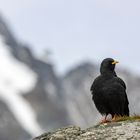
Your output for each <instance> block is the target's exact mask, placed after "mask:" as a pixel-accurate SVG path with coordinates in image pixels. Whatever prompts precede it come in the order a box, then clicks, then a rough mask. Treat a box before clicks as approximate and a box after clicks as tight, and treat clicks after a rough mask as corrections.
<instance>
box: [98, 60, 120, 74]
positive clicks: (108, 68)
mask: <svg viewBox="0 0 140 140" xmlns="http://www.w3.org/2000/svg"><path fill="white" fill-rule="evenodd" d="M117 63H119V62H118V61H116V60H114V59H112V58H106V59H104V60H103V61H102V63H101V66H100V72H101V74H108V73H113V74H115V75H116V73H115V71H114V69H115V65H116V64H117Z"/></svg>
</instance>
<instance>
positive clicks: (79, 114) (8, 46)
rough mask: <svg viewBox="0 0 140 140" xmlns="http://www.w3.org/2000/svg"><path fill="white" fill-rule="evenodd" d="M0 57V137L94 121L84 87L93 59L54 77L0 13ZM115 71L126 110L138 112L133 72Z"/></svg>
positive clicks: (15, 139)
mask: <svg viewBox="0 0 140 140" xmlns="http://www.w3.org/2000/svg"><path fill="white" fill-rule="evenodd" d="M0 60H1V61H0V139H2V140H11V139H12V140H29V139H30V138H31V137H35V136H36V135H39V134H40V133H43V132H45V131H50V130H53V129H56V128H59V127H62V126H66V125H72V124H74V125H79V126H81V127H89V126H91V125H93V124H95V123H96V122H98V121H99V118H100V114H99V113H98V112H97V110H96V108H95V106H94V103H93V102H92V100H91V93H90V90H89V89H90V86H91V84H92V81H93V79H94V78H95V77H96V76H97V75H98V74H99V65H98V64H93V63H90V62H83V63H81V64H79V66H75V67H74V68H71V70H69V71H68V72H67V73H66V74H65V75H64V76H61V77H60V76H58V75H56V73H55V71H54V67H53V65H52V64H51V63H47V62H45V61H43V60H39V59H37V58H36V57H35V56H34V55H33V53H32V51H31V50H30V49H29V47H28V46H27V45H24V44H22V43H20V42H19V41H17V39H16V38H15V37H14V35H13V34H12V32H11V31H10V30H9V28H8V27H7V25H6V23H5V22H4V20H3V18H2V17H0ZM118 75H119V76H120V77H122V78H123V79H124V80H125V81H126V83H127V87H128V88H127V90H128V97H129V100H130V111H131V113H132V114H133V113H140V110H139V108H140V102H139V99H140V95H139V91H140V78H139V76H135V75H133V74H131V73H130V72H128V71H125V70H119V71H118Z"/></svg>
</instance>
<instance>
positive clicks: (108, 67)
mask: <svg viewBox="0 0 140 140" xmlns="http://www.w3.org/2000/svg"><path fill="white" fill-rule="evenodd" d="M117 63H118V61H115V60H113V59H112V58H106V59H104V60H103V61H102V63H101V66H100V75H99V76H98V77H97V78H96V79H95V80H94V81H93V84H92V86H91V89H90V90H91V92H92V99H93V101H94V103H95V106H96V108H97V110H98V111H99V112H100V113H101V114H102V115H105V119H104V122H105V121H106V117H107V115H108V114H111V115H112V118H115V116H129V108H128V104H129V102H128V98H127V95H126V85H125V83H124V81H123V80H122V79H121V78H119V77H118V76H117V74H116V72H115V65H116V64H117Z"/></svg>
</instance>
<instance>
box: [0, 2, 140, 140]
mask: <svg viewBox="0 0 140 140" xmlns="http://www.w3.org/2000/svg"><path fill="white" fill-rule="evenodd" d="M139 5H140V1H139V0H134V1H131V0H123V1H121V0H117V1H112V0H106V1H104V0H40V1H34V0H22V1H19V0H12V1H10V0H0V139H1V140H11V139H12V140H30V139H31V138H32V137H35V136H37V135H39V134H42V133H43V132H48V131H52V130H55V129H57V128H59V127H63V126H67V125H78V126H80V127H82V128H87V127H90V126H93V125H94V124H96V123H97V122H98V121H99V120H100V117H101V116H100V114H99V113H98V112H97V110H96V108H95V106H94V103H93V102H92V100H91V93H90V86H91V84H92V82H93V80H94V78H95V77H96V76H97V75H98V74H99V66H100V62H101V61H102V59H104V58H106V57H112V58H114V59H116V60H118V61H119V62H120V63H119V64H118V65H117V73H118V76H120V77H121V78H122V79H124V80H125V82H126V84H127V94H128V98H129V102H130V104H129V107H130V112H131V114H134V113H135V114H139V113H140V93H139V92H140V54H139V53H140V39H139V37H140V8H139Z"/></svg>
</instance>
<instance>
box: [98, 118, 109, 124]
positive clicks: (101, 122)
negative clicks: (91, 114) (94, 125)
mask: <svg viewBox="0 0 140 140" xmlns="http://www.w3.org/2000/svg"><path fill="white" fill-rule="evenodd" d="M109 122H110V121H109V120H106V119H103V120H101V121H100V124H103V123H109Z"/></svg>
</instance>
